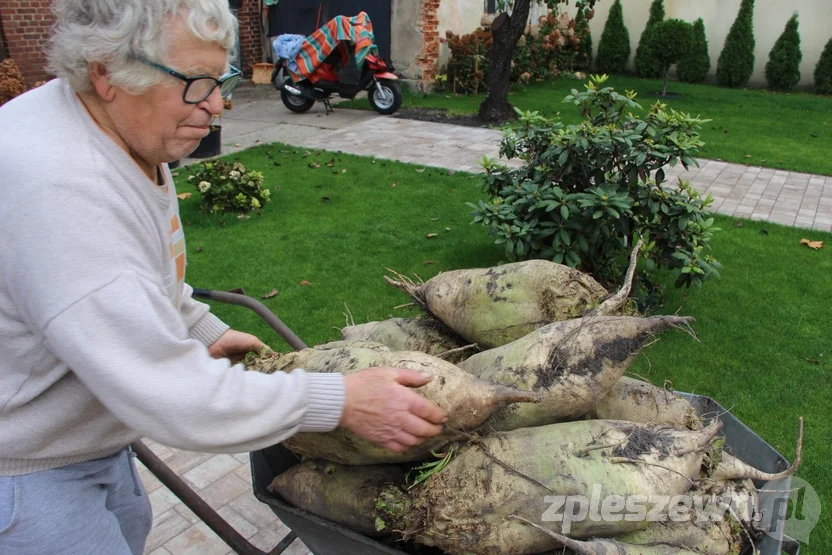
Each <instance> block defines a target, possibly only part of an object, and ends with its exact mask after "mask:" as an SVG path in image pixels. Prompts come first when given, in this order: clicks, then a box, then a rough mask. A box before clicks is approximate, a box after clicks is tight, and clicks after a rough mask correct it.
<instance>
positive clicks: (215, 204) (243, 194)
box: [188, 161, 270, 217]
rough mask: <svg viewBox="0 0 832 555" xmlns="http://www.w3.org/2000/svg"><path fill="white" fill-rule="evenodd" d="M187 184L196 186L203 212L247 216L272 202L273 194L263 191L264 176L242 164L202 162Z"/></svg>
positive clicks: (266, 190)
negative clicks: (270, 200) (232, 213)
mask: <svg viewBox="0 0 832 555" xmlns="http://www.w3.org/2000/svg"><path fill="white" fill-rule="evenodd" d="M188 181H190V182H191V183H193V184H194V185H196V188H197V189H198V190H199V193H200V197H201V201H200V208H201V210H202V211H203V212H209V213H211V214H217V213H220V212H236V213H237V214H238V217H244V216H245V214H247V213H248V212H254V211H257V212H258V213H259V211H260V208H262V207H263V206H265V204H266V203H267V202H269V197H270V191H269V190H268V189H264V188H263V187H262V185H263V174H262V173H261V172H258V171H253V170H251V171H250V170H247V169H246V168H245V166H243V165H242V164H241V163H239V162H234V163H233V164H229V163H228V162H218V161H210V162H202V163H201V164H198V165H196V166H195V168H194V170H193V171H192V173H191V174H190V175H189V176H188Z"/></svg>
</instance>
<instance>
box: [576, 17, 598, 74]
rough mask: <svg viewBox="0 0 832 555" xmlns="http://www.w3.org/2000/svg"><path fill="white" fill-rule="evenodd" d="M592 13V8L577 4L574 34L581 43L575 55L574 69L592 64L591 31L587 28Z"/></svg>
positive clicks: (587, 67)
mask: <svg viewBox="0 0 832 555" xmlns="http://www.w3.org/2000/svg"><path fill="white" fill-rule="evenodd" d="M593 15H594V10H590V9H586V8H584V7H583V6H581V5H579V6H578V13H577V15H576V16H575V36H577V37H578V40H579V41H581V43H580V45H579V46H578V53H577V55H576V56H575V69H589V66H591V65H592V32H591V30H590V28H589V20H590V19H592V16H593Z"/></svg>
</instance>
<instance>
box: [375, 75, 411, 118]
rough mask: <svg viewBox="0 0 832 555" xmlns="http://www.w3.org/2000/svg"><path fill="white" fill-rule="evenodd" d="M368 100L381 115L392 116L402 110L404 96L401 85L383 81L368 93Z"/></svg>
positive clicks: (387, 80) (386, 80)
mask: <svg viewBox="0 0 832 555" xmlns="http://www.w3.org/2000/svg"><path fill="white" fill-rule="evenodd" d="M367 98H368V99H369V100H370V106H372V107H373V110H375V111H376V112H378V113H379V114H383V115H390V114H394V113H395V112H396V111H397V110H398V109H399V108H401V106H402V100H403V98H404V95H403V94H402V87H401V85H399V84H398V83H397V82H396V81H391V80H390V79H381V80H379V81H378V83H377V84H376V86H375V87H373V88H372V89H370V90H369V91H367Z"/></svg>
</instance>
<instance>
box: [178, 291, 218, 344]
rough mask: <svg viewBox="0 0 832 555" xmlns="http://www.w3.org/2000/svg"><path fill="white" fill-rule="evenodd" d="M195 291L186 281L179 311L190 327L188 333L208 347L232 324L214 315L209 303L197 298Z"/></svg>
mask: <svg viewBox="0 0 832 555" xmlns="http://www.w3.org/2000/svg"><path fill="white" fill-rule="evenodd" d="M193 292H194V290H193V287H191V286H190V285H188V284H187V283H186V284H185V290H184V292H183V295H182V307H181V308H180V310H179V312H181V313H182V318H183V319H184V320H185V325H186V326H187V327H188V335H189V336H190V337H191V338H193V339H196V340H197V341H199V342H200V343H202V344H203V345H205V346H206V347H208V346H210V345H211V344H212V343H213V342H214V341H216V340H217V339H219V338H220V336H221V335H222V334H224V333H225V332H226V331H228V330H229V329H230V326H229V325H228V324H226V323H225V322H223V321H222V320H220V319H219V318H217V317H216V316H214V315H213V314H212V313H211V311H210V310H211V307H209V306H208V305H207V304H205V303H201V302H199V301H197V300H195V299H194V298H193Z"/></svg>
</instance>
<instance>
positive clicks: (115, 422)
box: [0, 79, 344, 475]
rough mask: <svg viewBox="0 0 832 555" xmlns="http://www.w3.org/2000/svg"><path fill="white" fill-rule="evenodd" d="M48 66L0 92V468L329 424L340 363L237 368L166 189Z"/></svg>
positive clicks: (337, 396)
mask: <svg viewBox="0 0 832 555" xmlns="http://www.w3.org/2000/svg"><path fill="white" fill-rule="evenodd" d="M165 174H166V180H167V185H166V186H165V187H159V186H158V185H156V184H154V183H153V182H152V181H150V180H149V179H148V178H147V177H146V176H145V175H144V174H143V173H142V172H141V170H140V169H139V167H138V166H137V165H136V164H135V163H134V162H133V161H132V159H131V158H130V157H129V156H128V155H127V154H126V153H125V152H124V151H123V150H121V149H120V148H119V147H118V146H117V145H116V144H115V143H114V142H113V141H112V140H110V139H109V138H108V137H107V136H106V135H105V134H104V133H103V132H102V131H101V130H100V129H99V128H98V127H97V126H96V124H95V123H94V122H93V121H92V120H91V118H90V117H89V115H88V114H87V112H86V110H85V109H84V107H83V105H81V104H80V102H79V101H78V99H77V97H76V96H75V94H74V93H73V92H72V91H71V90H70V88H69V87H68V86H67V85H66V83H64V82H63V81H61V80H59V79H56V80H53V81H51V82H49V83H47V84H46V85H43V86H41V87H39V88H37V89H35V90H33V91H30V92H28V93H26V94H24V95H22V96H20V97H18V98H16V99H14V100H13V101H11V102H9V103H7V104H6V105H4V106H3V107H2V108H0V238H2V241H0V475H18V474H26V473H29V472H34V471H38V470H45V469H49V468H55V467H58V466H63V465H67V464H71V463H74V462H79V461H84V460H90V459H94V458H98V457H102V456H106V455H108V454H111V453H114V452H116V451H118V450H119V449H121V448H123V447H124V446H125V445H127V444H129V443H130V442H132V441H134V440H136V439H137V438H140V437H149V438H153V439H155V440H157V441H159V442H162V443H164V444H167V445H170V446H173V447H179V448H183V449H191V450H196V451H212V452H241V451H249V450H256V449H261V448H263V447H266V446H269V445H273V444H275V443H279V442H280V441H282V440H284V439H286V438H287V437H288V436H290V435H292V434H293V433H296V432H298V431H328V430H331V429H333V428H335V427H336V426H337V424H338V421H339V420H340V417H341V412H342V410H343V404H344V384H343V377H342V376H341V375H339V374H334V375H332V374H309V373H305V372H303V371H302V370H295V371H294V372H292V373H291V374H285V373H278V374H275V375H265V374H260V373H255V372H246V371H244V369H243V367H242V366H240V365H236V366H232V365H231V364H230V362H229V361H228V360H227V359H220V360H218V359H214V358H212V357H211V356H210V355H209V354H208V350H207V348H206V346H207V345H210V344H211V343H212V342H213V341H215V340H216V339H217V338H218V337H219V336H220V335H222V333H223V332H225V330H227V329H228V326H226V325H225V324H223V323H222V322H221V321H220V320H218V319H217V318H216V317H215V316H213V315H212V314H210V313H209V312H208V306H207V305H205V304H203V303H199V302H197V301H195V300H193V299H191V297H190V293H191V288H190V287H188V286H187V285H186V284H185V282H184V271H185V246H184V236H183V233H182V229H181V225H180V222H179V214H178V208H177V198H176V192H175V190H174V188H173V182H172V180H171V177H170V173H169V172H168V171H167V168H165Z"/></svg>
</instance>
